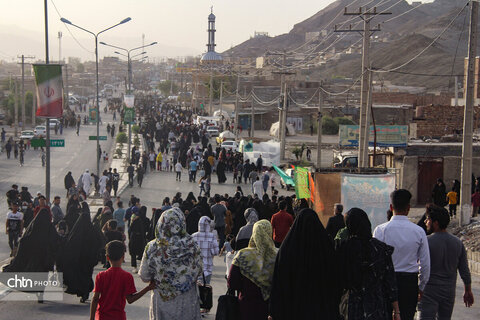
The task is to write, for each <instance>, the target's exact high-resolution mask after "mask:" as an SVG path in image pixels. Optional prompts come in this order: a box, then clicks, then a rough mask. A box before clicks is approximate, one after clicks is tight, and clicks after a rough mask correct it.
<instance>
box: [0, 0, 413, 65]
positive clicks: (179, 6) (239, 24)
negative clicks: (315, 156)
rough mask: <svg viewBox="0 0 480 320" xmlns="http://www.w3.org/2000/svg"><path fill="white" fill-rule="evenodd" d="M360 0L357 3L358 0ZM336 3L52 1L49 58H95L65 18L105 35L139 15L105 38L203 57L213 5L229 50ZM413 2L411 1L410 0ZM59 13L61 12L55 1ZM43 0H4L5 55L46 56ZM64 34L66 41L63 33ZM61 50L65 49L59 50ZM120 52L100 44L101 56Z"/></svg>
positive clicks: (158, 52) (158, 54)
mask: <svg viewBox="0 0 480 320" xmlns="http://www.w3.org/2000/svg"><path fill="white" fill-rule="evenodd" d="M352 1H353V0H352ZM332 2H334V0H296V1H292V0H242V1H238V0H237V1H233V0H81V1H79V0H48V11H49V12H48V17H49V46H50V60H58V58H59V55H61V57H62V58H65V57H71V56H74V57H80V58H81V59H82V60H93V59H94V48H95V43H94V38H93V36H91V35H89V34H88V33H85V32H84V31H81V30H78V29H76V28H75V27H72V26H69V27H68V29H67V27H66V26H65V24H63V23H62V22H61V21H60V16H62V17H64V18H66V19H68V20H70V21H71V22H72V23H75V24H77V25H79V26H81V27H83V28H85V29H88V30H90V31H93V32H95V33H96V32H98V31H100V30H103V29H105V28H108V27H110V26H112V25H115V24H116V23H118V22H120V21H121V20H123V19H124V18H126V17H131V18H132V20H131V21H130V22H128V23H125V24H123V25H120V26H118V27H115V28H114V29H111V30H109V31H106V32H105V33H103V34H101V35H100V36H99V41H103V42H106V43H109V44H112V45H116V46H119V47H123V48H127V49H129V48H134V47H139V46H142V35H145V44H148V43H151V42H154V41H156V42H158V45H155V46H152V47H150V48H148V49H147V52H148V53H147V55H148V57H149V58H151V59H153V58H155V59H161V58H162V57H174V58H175V57H180V56H187V55H199V54H201V53H203V52H205V51H206V43H207V32H206V30H207V17H208V15H209V14H210V7H211V6H213V11H214V14H215V15H216V17H217V20H216V29H217V32H216V42H217V51H219V52H223V51H225V50H227V49H229V48H230V47H232V46H235V45H237V44H240V43H242V42H243V41H245V40H248V39H249V38H250V36H253V34H254V32H255V31H262V32H268V33H269V35H270V36H276V35H280V34H283V33H288V32H289V31H290V30H291V29H292V28H293V25H294V24H296V23H298V22H301V21H303V20H305V19H307V18H309V17H311V16H312V15H314V14H315V13H317V12H318V11H320V10H321V9H323V8H324V7H326V6H327V5H329V4H330V3H332ZM409 2H411V1H409ZM54 4H55V6H56V9H57V10H58V12H57V11H56V10H55V6H54ZM43 8H44V1H42V0H12V1H8V0H1V1H0V44H1V45H0V60H2V59H3V60H6V61H13V59H16V56H17V55H21V54H25V55H34V56H35V57H36V58H42V59H44V58H45V40H44V37H45V36H44V34H45V33H44V28H45V26H44V9H43ZM59 31H60V32H62V38H61V46H60V45H59V40H58V32H59ZM59 47H61V52H59ZM114 51H115V50H114V49H112V48H108V47H105V46H100V48H99V56H100V58H101V57H103V56H112V55H115V54H114Z"/></svg>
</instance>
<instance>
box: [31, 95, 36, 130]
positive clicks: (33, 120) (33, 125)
mask: <svg viewBox="0 0 480 320" xmlns="http://www.w3.org/2000/svg"><path fill="white" fill-rule="evenodd" d="M36 116H37V93H36V92H34V93H33V104H32V128H35V125H36V124H37V123H36V121H35V120H36V119H35V118H36Z"/></svg>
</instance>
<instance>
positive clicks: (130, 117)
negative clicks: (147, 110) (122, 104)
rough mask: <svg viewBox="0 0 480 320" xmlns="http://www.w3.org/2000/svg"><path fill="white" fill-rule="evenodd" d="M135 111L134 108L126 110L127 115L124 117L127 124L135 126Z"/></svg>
mask: <svg viewBox="0 0 480 320" xmlns="http://www.w3.org/2000/svg"><path fill="white" fill-rule="evenodd" d="M134 120H135V110H134V109H133V108H125V115H124V116H123V122H124V123H125V124H134V123H135V122H134Z"/></svg>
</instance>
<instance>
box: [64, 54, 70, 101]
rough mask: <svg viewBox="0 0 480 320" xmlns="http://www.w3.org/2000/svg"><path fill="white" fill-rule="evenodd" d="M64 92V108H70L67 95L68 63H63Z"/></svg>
mask: <svg viewBox="0 0 480 320" xmlns="http://www.w3.org/2000/svg"><path fill="white" fill-rule="evenodd" d="M65 93H66V94H67V98H66V99H65V109H68V110H70V104H69V101H68V100H69V99H68V98H69V96H68V64H66V63H65Z"/></svg>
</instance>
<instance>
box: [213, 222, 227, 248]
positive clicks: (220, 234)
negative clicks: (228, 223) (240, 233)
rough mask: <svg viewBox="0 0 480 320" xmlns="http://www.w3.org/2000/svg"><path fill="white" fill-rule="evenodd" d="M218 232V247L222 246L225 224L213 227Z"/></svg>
mask: <svg viewBox="0 0 480 320" xmlns="http://www.w3.org/2000/svg"><path fill="white" fill-rule="evenodd" d="M215 230H217V233H218V247H219V248H223V244H224V242H225V226H222V227H215Z"/></svg>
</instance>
